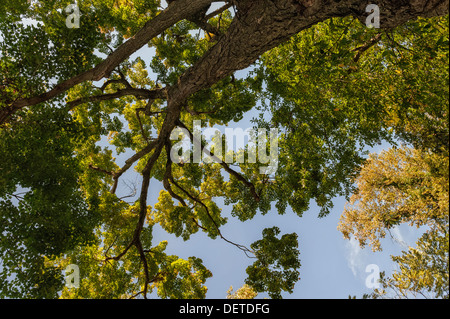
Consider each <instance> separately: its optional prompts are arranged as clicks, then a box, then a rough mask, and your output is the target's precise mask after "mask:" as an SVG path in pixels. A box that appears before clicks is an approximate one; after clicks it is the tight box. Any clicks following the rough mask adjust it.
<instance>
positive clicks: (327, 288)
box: [117, 4, 421, 299]
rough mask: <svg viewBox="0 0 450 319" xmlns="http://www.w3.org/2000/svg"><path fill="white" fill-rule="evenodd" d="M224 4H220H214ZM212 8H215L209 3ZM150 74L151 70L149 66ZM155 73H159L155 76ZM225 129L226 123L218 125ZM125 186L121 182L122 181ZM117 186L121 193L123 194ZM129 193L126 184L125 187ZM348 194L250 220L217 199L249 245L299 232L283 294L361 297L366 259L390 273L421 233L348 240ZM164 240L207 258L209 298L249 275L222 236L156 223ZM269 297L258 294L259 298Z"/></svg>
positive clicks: (234, 232) (245, 123) (231, 227)
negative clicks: (273, 232) (374, 244)
mask: <svg viewBox="0 0 450 319" xmlns="http://www.w3.org/2000/svg"><path fill="white" fill-rule="evenodd" d="M218 6H220V4H217V5H216V7H218ZM216 7H214V8H216ZM211 10H212V9H211ZM153 54H154V51H153V50H152V49H149V48H147V47H145V48H142V49H141V50H140V51H138V52H136V53H135V54H134V55H133V56H132V57H131V59H130V60H131V61H133V59H134V58H136V57H137V56H140V57H141V58H142V59H143V60H144V61H145V62H146V63H147V64H148V63H149V62H150V61H151V58H152V56H153ZM248 70H249V69H247V70H243V71H239V72H238V73H237V76H243V75H245V74H246V73H247V72H248ZM149 73H150V76H151V77H152V75H151V70H149ZM152 78H156V77H152ZM256 116H258V113H257V111H251V112H249V113H247V114H246V115H245V116H244V118H243V120H242V121H240V122H239V123H231V124H230V126H231V127H241V128H242V129H244V130H245V129H246V128H250V127H252V126H253V124H252V123H251V119H252V118H254V117H256ZM219 130H220V131H221V132H222V133H223V132H224V131H223V128H222V127H219ZM386 147H389V146H388V145H380V146H377V147H375V148H373V149H371V151H372V152H380V151H381V150H382V149H384V148H386ZM131 155H132V154H130V153H125V154H121V155H120V156H119V157H118V158H117V162H118V164H119V166H121V165H123V163H124V161H125V160H126V159H127V158H128V157H129V156H131ZM122 180H125V181H127V180H128V182H135V183H136V186H137V187H138V190H139V188H140V182H141V179H140V177H139V176H137V175H136V173H134V172H132V171H131V170H129V172H127V173H126V174H124V175H123V176H122ZM120 185H122V186H124V184H123V182H121V183H120V184H119V187H120ZM162 188H163V187H162V184H161V183H159V182H157V181H155V180H152V182H151V184H150V189H149V197H148V203H149V205H152V206H154V204H155V203H156V201H157V198H158V195H159V192H160V190H161V189H162ZM120 191H121V190H120V189H118V194H120ZM122 191H123V192H124V194H125V195H126V194H127V191H128V190H127V189H126V188H125V189H122ZM345 202H346V201H345V198H342V197H339V198H335V200H334V209H333V210H332V212H331V213H330V214H329V215H328V216H327V217H324V218H318V214H319V209H318V207H317V206H316V205H315V203H313V202H312V203H311V205H310V209H309V210H308V211H307V212H305V213H304V214H303V216H302V217H299V216H298V215H296V214H295V213H294V212H292V210H290V209H288V210H287V212H286V214H285V215H279V214H278V213H277V211H276V209H275V208H274V209H273V210H271V211H270V212H269V213H268V214H266V215H265V216H262V215H261V214H259V215H256V216H255V217H254V218H253V219H252V220H249V221H246V222H241V221H239V220H237V218H234V217H233V216H232V215H231V210H232V207H231V206H225V205H223V202H222V201H221V200H220V201H218V202H217V203H218V204H220V205H219V206H220V207H221V209H222V212H223V216H225V217H228V223H227V224H226V225H225V226H223V227H222V228H221V232H222V234H223V235H224V236H225V237H226V238H227V239H229V240H231V241H233V242H235V243H239V244H242V245H245V246H247V247H249V246H250V244H251V243H253V242H255V241H256V240H259V239H261V237H262V235H261V233H262V230H263V229H264V228H267V227H273V226H277V227H278V228H280V230H281V234H280V236H281V235H283V234H286V233H293V232H295V233H297V235H298V241H299V250H300V262H301V268H300V278H301V280H300V281H299V282H298V283H297V284H296V286H295V289H294V292H293V293H292V294H289V293H283V297H284V298H296V299H303V298H314V299H318V298H320V299H323V298H325V299H329V298H333V299H335V298H348V296H349V295H352V296H353V295H356V296H357V297H362V295H363V294H364V293H370V292H371V289H369V288H367V287H366V278H367V276H369V275H370V274H371V273H370V272H366V267H367V266H368V265H377V266H378V267H379V269H380V271H386V274H391V273H392V272H393V271H394V270H395V264H394V263H393V262H392V261H391V259H390V255H399V254H401V251H402V250H406V249H407V246H408V245H409V246H414V244H415V241H416V239H417V238H418V236H419V235H420V234H421V231H420V230H417V229H415V228H412V227H409V226H407V225H401V226H400V227H398V228H396V229H395V230H393V231H392V232H391V233H392V235H393V236H394V237H393V238H391V237H390V235H389V234H388V235H387V236H386V239H384V240H382V241H381V244H382V248H383V251H382V252H372V251H371V249H370V247H367V248H365V249H361V248H360V247H359V245H358V243H357V242H356V241H355V240H345V239H344V238H343V236H342V234H341V233H340V232H339V231H338V230H337V225H338V222H339V218H340V216H341V214H342V212H343V210H344V205H345ZM162 240H167V241H168V246H167V250H166V253H168V254H174V255H177V256H179V257H181V258H188V257H190V256H196V257H199V258H201V259H202V260H203V262H204V265H205V266H206V267H207V268H208V269H210V270H211V271H212V273H213V277H212V278H210V279H208V280H207V282H206V286H207V287H208V293H207V298H225V297H226V292H227V290H228V289H229V288H230V286H233V288H234V289H235V290H236V289H238V288H240V287H241V286H242V285H243V284H244V281H245V278H246V273H245V269H246V268H247V267H248V266H249V265H251V264H252V263H253V260H252V259H249V258H248V257H246V255H245V254H244V253H243V252H242V251H241V250H239V249H238V248H236V247H235V246H233V245H231V244H229V243H226V242H225V241H224V240H221V239H216V240H212V239H211V238H209V237H208V236H207V235H206V234H204V233H203V232H198V233H196V234H194V235H192V236H191V238H190V240H189V241H186V242H185V241H183V240H182V239H181V238H176V237H175V236H174V235H171V234H168V233H166V232H165V231H164V230H162V229H161V228H160V227H159V226H158V225H157V226H156V227H155V228H154V245H156V244H158V243H159V242H160V241H162ZM261 297H267V294H260V295H259V296H258V298H261Z"/></svg>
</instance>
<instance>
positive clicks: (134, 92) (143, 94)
mask: <svg viewBox="0 0 450 319" xmlns="http://www.w3.org/2000/svg"><path fill="white" fill-rule="evenodd" d="M123 96H135V97H136V98H138V99H141V100H145V99H153V100H154V99H166V98H167V90H166V89H154V90H146V89H135V88H126V89H119V90H117V92H115V93H109V94H102V95H95V96H90V97H83V98H80V99H77V100H74V101H71V102H68V103H67V108H68V109H69V110H71V109H73V108H74V107H76V106H78V105H80V104H84V103H89V102H99V101H106V100H113V99H117V98H120V97H123Z"/></svg>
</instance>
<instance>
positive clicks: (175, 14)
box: [0, 0, 213, 124]
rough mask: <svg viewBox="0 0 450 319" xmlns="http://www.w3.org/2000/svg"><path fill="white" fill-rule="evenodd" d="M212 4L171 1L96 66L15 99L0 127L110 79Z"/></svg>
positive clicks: (1, 115)
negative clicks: (89, 84) (77, 87)
mask: <svg viewBox="0 0 450 319" xmlns="http://www.w3.org/2000/svg"><path fill="white" fill-rule="evenodd" d="M212 2H213V0H177V1H175V2H173V4H171V5H170V6H168V7H167V8H166V9H165V10H164V11H162V12H161V13H160V14H159V15H157V16H156V17H155V18H153V19H152V20H150V21H148V22H147V23H146V24H145V25H144V27H143V28H142V29H141V30H139V31H138V32H137V33H136V34H135V35H134V36H133V37H131V38H130V39H129V40H128V41H126V42H125V43H124V44H122V45H121V46H119V47H118V48H117V49H116V50H115V51H114V52H112V53H111V54H110V55H109V56H108V57H107V58H106V59H105V60H104V61H103V62H101V63H100V64H99V65H97V66H96V67H94V68H92V69H90V70H88V71H85V72H83V73H81V74H79V75H77V76H74V77H72V78H70V79H68V80H65V81H63V82H61V83H59V84H57V85H56V86H55V87H54V88H53V89H51V90H50V91H48V92H45V93H43V94H40V95H38V96H34V97H31V98H24V99H18V100H16V101H14V102H13V103H12V104H11V105H9V106H8V107H7V108H4V109H1V110H0V124H3V123H4V122H5V121H6V120H7V118H8V117H9V116H10V115H11V114H14V113H15V112H16V111H18V110H20V109H21V108H23V107H26V106H31V105H36V104H39V103H42V102H46V101H49V100H51V99H53V98H55V97H56V96H58V95H60V94H62V93H64V92H66V91H67V90H68V89H70V88H72V87H74V86H75V85H77V84H80V83H82V82H85V81H99V80H100V79H102V78H104V77H109V75H110V74H111V72H112V70H114V68H116V67H117V66H118V65H119V64H120V63H121V62H123V61H124V60H125V59H126V58H128V57H129V56H130V55H132V54H133V53H135V52H136V51H137V50H139V49H140V48H142V47H143V46H144V45H146V44H147V43H148V42H149V41H150V40H151V39H153V38H155V37H156V36H158V35H159V34H161V33H162V32H163V31H165V30H166V29H167V28H169V27H171V26H172V25H174V24H175V23H177V22H179V21H181V20H183V19H187V18H189V17H191V16H192V15H194V14H195V13H196V12H198V11H199V10H201V9H203V8H204V7H205V6H207V5H209V4H211V3H212Z"/></svg>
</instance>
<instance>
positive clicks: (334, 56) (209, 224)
mask: <svg viewBox="0 0 450 319" xmlns="http://www.w3.org/2000/svg"><path fill="white" fill-rule="evenodd" d="M216 2H217V1H212V0H189V1H188V0H175V1H169V4H168V5H164V4H163V3H162V2H160V1H157V0H150V1H142V0H126V1H125V0H79V1H77V5H78V7H79V11H80V13H81V16H80V19H79V22H80V25H79V28H75V29H71V28H68V27H67V25H66V20H67V14H66V13H65V12H64V11H63V10H64V8H66V7H67V6H68V5H70V4H72V3H71V1H69V0H50V1H45V2H44V1H33V2H28V1H26V0H20V1H10V0H7V1H2V2H1V4H0V34H1V42H0V52H1V60H0V93H1V95H0V159H1V161H0V198H1V201H0V221H1V226H0V227H1V228H0V230H1V233H0V257H1V260H2V267H3V271H2V274H1V276H0V292H1V295H2V296H8V297H12V298H21V297H22V298H55V297H58V296H61V297H63V298H127V297H128V298H136V297H144V298H147V297H148V296H149V295H150V294H151V293H152V292H153V291H156V293H157V294H158V296H159V297H161V298H204V297H205V296H206V291H207V289H206V286H205V283H206V280H207V279H208V278H209V277H211V275H212V272H211V271H210V270H208V269H207V268H206V267H205V266H204V265H203V262H202V260H200V259H199V258H196V257H190V258H188V259H181V258H179V257H178V256H174V255H168V254H167V253H166V252H165V250H166V247H167V242H166V241H162V242H159V243H154V242H153V233H152V230H153V227H154V226H155V225H156V224H159V225H161V227H162V228H163V229H164V230H166V231H167V232H169V233H173V234H175V235H177V236H180V237H182V238H183V239H184V240H189V238H190V236H191V235H192V234H194V233H196V232H198V231H203V232H205V233H206V234H207V235H208V236H210V237H211V238H213V239H215V238H219V239H221V240H225V241H226V242H228V243H229V244H231V245H234V246H236V247H237V248H239V249H241V250H242V251H243V252H244V253H245V254H247V255H248V256H249V257H251V258H252V259H251V261H254V262H253V263H252V264H251V265H249V267H248V268H247V274H248V279H247V284H248V285H249V286H251V287H252V289H254V291H255V292H256V293H260V292H268V293H269V295H270V296H271V297H274V298H279V297H281V293H282V292H292V290H293V287H294V284H295V283H296V282H297V281H298V279H299V268H300V261H299V250H298V241H297V235H296V234H284V235H281V236H280V232H279V229H278V228H277V227H272V228H267V229H265V230H264V231H263V233H262V239H260V240H258V241H256V242H255V243H253V244H251V245H249V247H247V246H244V245H242V244H240V243H235V242H233V241H232V239H230V238H227V237H226V236H224V234H223V233H222V232H221V227H222V226H223V225H225V224H226V223H227V219H226V218H225V217H223V216H222V214H221V208H220V207H219V206H218V204H217V203H216V202H215V200H214V199H216V198H220V197H222V198H224V202H225V204H226V205H233V213H232V214H233V216H234V217H236V218H237V219H239V220H241V221H245V220H248V219H251V218H252V217H254V216H255V215H256V214H257V213H262V214H266V213H268V212H269V211H270V210H271V208H272V204H274V206H275V207H276V209H277V210H278V212H279V213H280V214H283V213H285V212H286V209H287V207H288V206H289V207H291V208H292V209H293V211H294V212H295V213H297V214H298V215H301V214H302V213H303V212H305V211H306V210H308V208H309V203H310V202H311V201H312V200H315V201H316V202H317V204H318V205H319V206H320V207H321V211H320V214H319V216H321V217H324V216H326V215H327V214H328V213H329V211H330V209H331V208H332V199H333V198H334V197H335V196H337V195H347V194H350V193H351V191H352V189H353V187H352V182H353V178H354V176H355V175H356V172H357V171H358V168H359V166H360V165H361V164H362V163H363V162H364V159H365V158H364V155H365V154H364V152H363V149H364V147H365V146H367V145H369V146H371V145H374V144H376V143H379V142H380V141H383V140H388V141H393V140H394V138H401V139H403V140H404V141H406V142H408V143H411V144H414V145H415V146H418V145H425V144H427V145H428V146H429V148H430V149H431V151H432V152H435V153H436V154H445V151H446V150H447V152H448V126H446V124H445V123H446V122H447V121H448V88H447V83H446V79H447V82H448V75H447V76H446V75H445V71H448V66H447V67H445V65H446V64H448V35H447V34H446V33H448V32H446V31H448V1H443V0H433V1H404V2H402V3H398V2H397V1H382V3H380V7H381V10H382V13H381V15H380V25H381V28H379V29H376V28H368V27H367V26H366V25H365V22H366V18H367V12H366V10H365V9H366V6H367V3H365V2H363V1H357V0H343V1H329V2H326V3H322V2H323V1H297V0H273V1H269V0H263V1H250V0H234V1H225V2H217V3H216ZM211 5H213V7H212V9H210V6H211ZM144 46H149V47H150V48H151V49H152V50H154V55H153V57H152V59H151V60H150V61H145V59H144V58H143V57H142V56H140V55H139V50H140V49H141V48H143V47H144ZM135 54H136V55H137V56H136V55H135ZM249 66H252V67H253V68H252V70H251V71H250V72H249V73H248V75H246V76H243V77H239V76H237V75H236V74H235V73H236V71H238V70H242V69H245V68H247V67H249ZM150 71H151V73H150ZM375 97H376V98H375ZM252 109H256V110H260V111H261V113H262V112H263V111H266V112H270V114H271V117H270V119H269V120H267V119H265V118H264V117H260V118H256V119H255V124H256V125H258V126H259V127H264V128H280V131H281V132H282V133H281V134H280V136H279V138H278V146H279V161H278V170H277V172H276V174H275V175H274V176H267V175H264V174H260V171H259V168H260V167H259V165H258V164H257V163H234V164H236V165H231V164H230V163H225V162H223V161H221V160H219V161H218V162H217V163H211V164H206V165H199V164H196V163H174V162H173V161H172V159H171V157H170V153H171V150H172V147H173V141H171V139H170V136H171V133H172V131H173V130H174V128H176V127H183V128H185V129H186V130H187V131H189V132H191V133H192V131H193V129H194V127H193V124H192V123H193V121H194V120H201V121H202V125H209V126H214V125H227V124H228V123H230V122H232V121H239V120H240V119H241V118H242V117H243V115H244V114H245V113H246V112H248V111H250V110H252ZM405 123H407V124H408V125H406V124H405ZM154 132H156V134H155V133H154ZM418 132H419V134H417V133H418ZM412 133H414V134H412ZM190 138H192V134H191V135H190ZM102 139H108V140H109V142H110V145H111V148H108V147H103V148H102V147H101V146H99V145H98V144H99V141H101V140H102ZM112 150H114V151H115V152H116V153H117V154H121V153H126V154H129V153H131V154H132V155H130V157H129V158H128V159H127V160H126V161H125V163H124V164H123V165H122V167H119V165H118V164H117V163H116V161H115V158H114V155H113V151H112ZM248 151H249V150H248V149H247V150H244V152H248ZM447 154H448V153H447ZM436 156H438V155H436ZM132 168H134V170H136V171H137V172H138V173H139V174H141V176H142V178H141V184H140V189H139V192H138V194H137V195H138V198H137V200H135V201H134V202H127V201H125V200H124V198H122V197H119V195H118V194H117V193H118V188H119V181H120V179H121V177H122V176H123V175H124V174H125V173H126V172H127V171H128V170H130V169H132ZM225 174H228V177H227V178H225V176H224V175H225ZM153 179H154V180H158V181H161V182H162V184H163V186H164V189H163V190H161V192H160V194H159V198H158V202H157V204H155V205H154V207H151V206H150V205H148V202H147V201H148V194H149V189H150V184H151V181H152V180H153ZM253 259H254V260H253ZM69 264H76V265H78V266H79V268H80V270H81V271H82V273H81V277H82V280H81V284H80V288H79V289H68V288H67V287H64V278H63V275H62V270H63V269H64V268H65V267H66V266H67V265H69Z"/></svg>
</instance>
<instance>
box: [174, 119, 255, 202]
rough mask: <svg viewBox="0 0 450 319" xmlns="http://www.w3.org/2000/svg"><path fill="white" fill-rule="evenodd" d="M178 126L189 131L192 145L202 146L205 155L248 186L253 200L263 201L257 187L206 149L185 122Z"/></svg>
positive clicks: (179, 123) (178, 122)
mask: <svg viewBox="0 0 450 319" xmlns="http://www.w3.org/2000/svg"><path fill="white" fill-rule="evenodd" d="M176 123H177V125H179V126H181V127H182V128H184V129H185V130H187V131H188V133H189V137H190V139H191V141H192V143H197V144H199V145H200V147H201V150H202V152H203V153H205V154H206V155H208V156H210V157H211V158H212V159H214V160H215V161H216V162H217V163H219V164H220V165H221V166H222V167H223V168H224V170H225V171H226V172H227V173H229V174H230V175H233V176H234V177H236V178H237V179H238V180H239V181H240V182H242V183H244V185H245V186H247V187H248V188H249V189H250V192H251V193H252V195H253V198H254V199H255V200H256V201H257V202H259V201H260V200H261V199H260V197H259V195H258V193H257V192H256V189H255V185H253V183H251V182H249V181H248V180H247V179H245V177H243V176H242V175H241V174H239V173H238V172H236V171H235V170H233V169H232V168H231V167H230V166H229V165H228V164H227V163H225V162H224V161H222V160H221V159H219V158H218V157H217V156H216V155H214V153H213V152H211V151H210V150H208V149H206V148H205V145H203V143H202V142H201V141H198V140H197V139H196V138H195V137H194V134H192V132H191V131H190V130H189V129H188V128H187V127H186V125H184V124H183V122H181V121H180V120H178V121H177V122H176Z"/></svg>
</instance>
